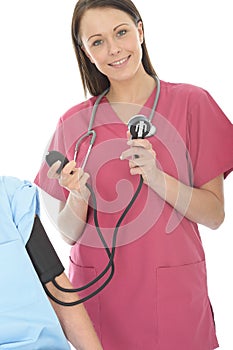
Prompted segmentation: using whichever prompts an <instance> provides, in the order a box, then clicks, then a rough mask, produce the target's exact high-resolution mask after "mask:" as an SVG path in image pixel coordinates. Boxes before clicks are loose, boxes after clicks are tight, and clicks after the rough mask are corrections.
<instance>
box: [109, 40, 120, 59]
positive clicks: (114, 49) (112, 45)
mask: <svg viewBox="0 0 233 350" xmlns="http://www.w3.org/2000/svg"><path fill="white" fill-rule="evenodd" d="M120 51H121V49H120V47H119V45H118V43H117V41H116V40H114V39H111V40H109V41H108V53H109V55H111V56H115V55H117V54H118V53H119V52H120Z"/></svg>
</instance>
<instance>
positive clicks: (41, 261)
mask: <svg viewBox="0 0 233 350" xmlns="http://www.w3.org/2000/svg"><path fill="white" fill-rule="evenodd" d="M26 249H27V252H28V254H29V256H30V259H31V261H32V264H33V266H34V268H35V270H36V272H37V274H38V276H39V278H40V280H41V282H42V283H43V284H45V283H47V282H49V281H51V280H53V279H54V278H55V277H56V276H59V275H60V274H61V273H62V272H64V270H65V268H64V266H63V265H62V263H61V261H60V259H59V257H58V255H57V253H56V251H55V249H54V248H53V245H52V243H51V242H50V240H49V238H48V236H47V233H46V231H45V229H44V227H43V225H42V223H41V221H40V218H39V216H36V217H35V221H34V225H33V228H32V232H31V235H30V238H29V240H28V242H27V245H26Z"/></svg>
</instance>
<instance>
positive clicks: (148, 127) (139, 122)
mask: <svg viewBox="0 0 233 350" xmlns="http://www.w3.org/2000/svg"><path fill="white" fill-rule="evenodd" d="M153 78H154V79H155V81H156V85H157V89H156V95H155V99H154V103H153V106H152V109H151V113H150V115H149V117H148V118H147V117H146V116H145V115H142V114H138V115H135V116H133V117H132V118H131V119H130V120H129V122H128V130H129V131H130V134H131V138H132V139H136V138H146V137H150V136H152V135H154V134H155V133H156V127H155V126H154V125H153V124H152V119H153V117H154V114H155V110H156V107H157V104H158V100H159V95H160V81H159V78H158V77H157V76H156V75H155V76H153ZM108 91H109V89H106V90H105V91H104V92H103V93H102V94H101V95H99V96H98V98H97V99H96V101H95V103H94V106H93V109H92V113H91V118H90V122H89V126H88V130H87V132H86V133H85V134H83V135H82V136H81V137H80V138H79V139H78V140H77V142H76V145H75V150H74V160H75V161H76V160H77V157H78V151H79V147H80V145H81V143H82V142H83V140H84V139H85V138H90V143H89V147H88V150H87V153H86V156H85V158H84V160H83V163H82V166H81V168H83V169H84V167H85V165H86V163H87V160H88V158H89V156H90V153H91V150H92V147H93V145H94V143H95V139H96V132H95V130H94V129H93V124H94V121H95V117H96V113H97V109H98V106H99V104H100V102H101V100H102V98H103V97H104V96H105V95H106V94H107V92H108ZM57 160H60V161H61V166H60V167H59V169H58V171H57V172H58V173H59V172H61V170H62V168H63V167H64V166H65V165H66V164H67V163H68V162H69V160H68V159H67V158H66V157H64V156H63V155H62V154H61V153H59V152H57V151H50V152H49V153H48V154H47V155H46V161H47V163H48V164H49V165H50V166H51V165H52V164H53V163H54V162H56V161H57ZM142 184H143V179H142V176H140V181H139V184H138V187H137V189H136V191H135V193H134V195H133V197H132V199H131V200H130V202H129V204H128V205H127V207H126V208H125V210H124V211H123V213H122V214H121V216H120V218H119V220H118V222H117V224H116V226H115V229H114V232H113V237H112V247H111V250H110V248H109V247H108V245H107V243H106V241H105V239H104V236H103V234H102V232H101V229H100V226H99V222H98V212H97V201H96V196H95V193H94V191H93V189H92V187H91V186H90V185H89V184H88V183H87V184H86V186H87V187H88V189H89V191H90V193H91V198H92V206H93V212H94V222H95V227H96V230H97V233H98V235H99V237H100V239H101V242H102V244H103V246H104V248H105V251H106V253H107V255H108V259H109V262H108V264H107V266H106V267H105V269H104V270H103V271H102V272H101V273H100V274H99V275H98V276H97V277H96V278H95V279H93V280H92V281H90V282H89V283H88V284H86V285H84V286H82V287H80V288H74V289H67V288H63V287H61V286H60V285H59V284H58V283H57V282H56V281H55V279H53V281H52V282H53V284H54V285H55V286H56V288H58V289H59V290H61V291H63V292H66V293H74V292H80V291H82V290H85V289H87V288H89V287H90V286H92V285H93V284H95V283H96V282H97V281H99V280H100V279H101V278H102V277H103V276H104V275H105V274H106V273H107V272H108V271H109V269H111V272H110V274H109V276H108V278H107V279H106V280H105V281H104V283H103V284H102V285H101V286H100V287H99V288H97V289H96V290H95V291H94V292H92V293H90V294H89V295H87V296H86V297H84V298H82V299H79V300H78V301H74V302H71V303H66V302H62V301H60V300H58V299H57V298H55V297H54V296H53V295H52V294H51V293H50V292H49V291H48V290H46V293H47V294H48V295H49V297H50V298H51V299H52V300H54V301H55V302H57V303H58V304H61V305H63V306H73V305H77V304H80V303H83V302H85V301H86V300H88V299H90V298H92V297H93V296H95V295H96V294H97V293H99V292H100V291H101V290H102V289H103V288H104V287H105V286H106V285H107V284H108V283H109V282H110V280H111V279H112V277H113V274H114V270H115V267H114V256H115V249H116V240H117V233H118V230H119V227H120V225H121V223H122V221H123V219H124V218H125V216H126V215H127V213H128V211H129V210H130V208H131V207H132V205H133V203H134V202H135V200H136V198H137V196H138V194H139V192H140V190H141V188H142Z"/></svg>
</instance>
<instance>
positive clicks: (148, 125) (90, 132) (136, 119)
mask: <svg viewBox="0 0 233 350" xmlns="http://www.w3.org/2000/svg"><path fill="white" fill-rule="evenodd" d="M153 78H154V79H155V81H156V86H157V88H156V95H155V99H154V103H153V106H152V109H151V112H150V115H149V118H146V117H145V116H144V115H142V114H139V115H135V116H133V117H132V118H131V119H130V120H129V122H128V129H129V131H130V133H131V137H132V138H145V137H150V136H152V135H154V134H155V133H156V127H155V126H154V125H153V124H152V119H153V117H154V114H155V110H156V107H157V104H158V100H159V95H160V80H159V78H158V77H157V76H156V75H154V76H153ZM108 91H109V88H107V89H106V90H105V91H104V92H103V93H102V94H100V95H99V96H98V98H97V99H96V101H95V103H94V106H93V109H92V112H91V118H90V122H89V126H88V129H87V132H86V133H85V134H83V135H82V136H81V137H80V138H79V139H78V140H77V142H76V144H75V149H74V158H73V159H74V160H75V161H76V160H77V157H78V152H79V147H80V145H81V143H82V142H83V140H84V139H86V138H90V143H89V147H88V150H87V152H86V156H85V158H84V160H83V163H82V166H81V168H82V169H84V168H85V166H86V163H87V161H88V158H89V156H90V153H91V150H92V147H93V145H94V143H95V139H96V132H95V130H94V129H93V124H94V121H95V117H96V113H97V109H98V107H99V104H100V102H101V100H102V98H103V97H104V96H105V95H106V94H107V93H108Z"/></svg>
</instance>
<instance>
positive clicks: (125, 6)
mask: <svg viewBox="0 0 233 350" xmlns="http://www.w3.org/2000/svg"><path fill="white" fill-rule="evenodd" d="M100 7H108V8H115V9H117V10H121V11H124V12H126V13H127V14H128V15H129V16H130V17H131V18H132V20H133V21H134V23H135V25H137V23H138V22H139V21H141V22H142V19H141V16H140V14H139V12H138V10H137V8H136V7H135V5H134V4H133V2H132V1H131V0H79V1H78V2H77V4H76V6H75V9H74V12H73V17H72V26H71V35H72V41H73V45H74V50H75V54H76V58H77V61H78V65H79V71H80V75H81V79H82V84H83V89H84V93H85V95H86V93H87V90H88V91H89V93H90V94H91V95H93V96H97V95H100V94H101V93H102V92H103V91H104V90H106V89H107V88H108V87H109V85H110V82H109V80H108V78H107V77H106V75H104V74H102V73H101V72H100V71H99V70H98V69H97V68H96V66H95V65H94V64H93V63H91V61H90V60H89V58H88V57H87V56H86V55H85V53H84V51H83V50H82V47H81V46H82V42H81V40H80V37H79V30H80V22H81V19H82V16H83V15H84V13H85V11H86V10H88V9H93V8H100ZM142 23H143V22H142ZM142 64H143V67H144V69H145V71H146V72H147V73H148V74H149V75H151V76H153V75H156V73H155V70H154V68H153V66H152V64H151V61H150V58H149V54H148V51H147V48H146V43H145V39H144V40H143V43H142Z"/></svg>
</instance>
